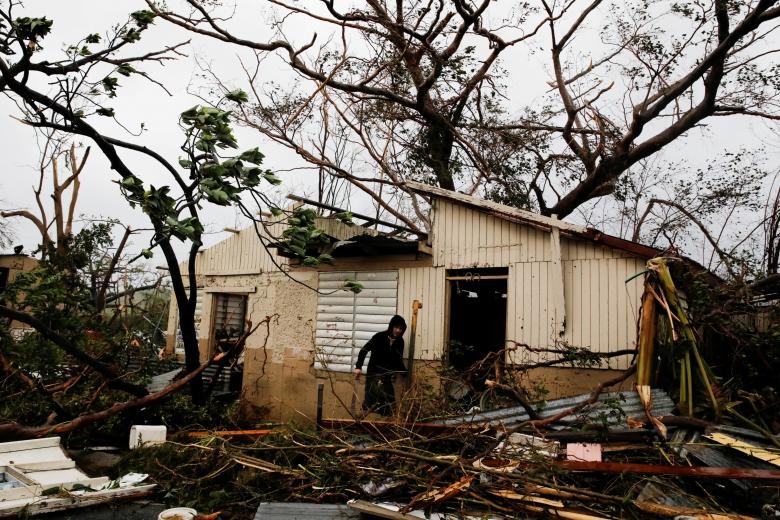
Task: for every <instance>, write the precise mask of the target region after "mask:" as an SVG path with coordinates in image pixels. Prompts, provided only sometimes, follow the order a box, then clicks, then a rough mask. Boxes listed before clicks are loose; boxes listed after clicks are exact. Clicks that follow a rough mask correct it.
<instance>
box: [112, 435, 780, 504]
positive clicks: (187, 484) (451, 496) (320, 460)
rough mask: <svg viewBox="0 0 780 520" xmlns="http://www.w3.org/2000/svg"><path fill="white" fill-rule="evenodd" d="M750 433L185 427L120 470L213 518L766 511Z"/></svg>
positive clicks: (774, 476)
mask: <svg viewBox="0 0 780 520" xmlns="http://www.w3.org/2000/svg"><path fill="white" fill-rule="evenodd" d="M719 432H721V433H719ZM726 432H727V433H726ZM718 433H719V434H720V435H723V436H726V437H729V438H731V439H736V438H739V439H749V440H743V441H742V442H744V443H745V444H746V445H750V446H752V447H753V449H754V450H757V451H756V453H760V457H757V456H756V453H745V452H744V451H740V450H739V449H737V448H735V447H734V446H729V445H727V444H724V443H723V438H722V437H717V435H716V434H718ZM751 437H752V438H751ZM757 437H760V434H759V435H755V433H754V432H751V431H748V430H742V429H738V428H724V427H714V428H712V429H702V428H691V427H686V428H674V427H672V433H671V435H670V438H669V440H668V441H660V440H658V439H657V438H656V437H655V435H653V432H652V431H650V430H647V429H635V430H627V429H620V428H618V429H615V428H610V429H596V430H592V429H580V430H576V431H575V430H571V429H569V430H566V431H557V432H556V431H555V430H547V431H535V432H526V433H525V434H520V433H519V432H515V433H512V434H510V433H508V432H507V431H505V430H503V429H502V428H496V427H480V426H477V425H475V424H471V425H457V426H450V425H446V426H444V425H432V424H426V425H408V426H403V425H397V424H392V423H381V424H378V423H372V422H363V423H356V424H353V425H351V426H350V427H348V428H347V427H344V428H341V429H323V430H321V431H316V430H314V429H312V430H311V431H305V430H300V429H292V428H289V427H286V428H280V429H275V430H273V431H272V432H271V433H269V434H264V435H252V436H235V437H221V436H207V437H203V438H200V439H187V438H185V437H182V438H181V439H180V440H179V441H169V442H167V443H165V444H162V445H159V446H154V447H149V448H144V449H141V450H138V451H135V452H133V453H132V455H130V456H129V457H128V458H126V459H125V460H123V462H122V464H121V465H120V468H125V469H126V468H133V469H134V470H135V471H143V472H148V473H150V474H151V475H153V478H154V480H155V481H156V482H157V483H158V485H159V486H160V488H161V491H160V496H161V497H162V498H163V499H164V500H165V501H166V502H169V503H171V504H173V503H174V502H175V504H176V505H187V506H191V507H194V508H196V509H198V511H209V512H214V511H217V510H223V513H222V516H221V518H252V517H253V515H254V513H255V511H256V510H257V508H258V506H259V505H260V504H262V503H268V502H286V503H290V502H306V503H320V504H347V503H350V504H351V505H352V506H354V507H356V508H357V509H358V510H360V508H361V507H363V508H364V509H362V510H364V511H365V510H366V509H365V507H369V509H370V508H371V507H379V508H385V509H386V510H387V511H388V513H387V515H390V516H387V517H390V518H402V517H403V516H401V515H403V514H407V513H413V512H415V511H417V512H418V513H419V514H431V513H436V514H438V515H445V514H450V515H455V517H466V516H475V517H477V518H484V517H496V518H513V517H527V516H536V515H538V516H542V517H544V516H557V517H562V518H572V519H583V520H584V519H589V518H590V519H595V518H660V517H669V518H672V517H678V516H692V517H697V518H733V519H738V518H747V517H761V516H764V517H772V516H774V515H775V512H776V511H777V509H776V506H777V500H778V490H779V489H780V468H778V467H777V465H776V463H777V462H776V461H775V460H773V459H772V458H771V457H764V455H766V454H770V455H771V454H775V455H772V456H780V450H778V449H777V448H776V447H772V446H770V445H768V444H767V443H766V442H762V441H760V440H759V439H758V438H757ZM556 438H557V439H565V440H556ZM583 444H584V445H585V446H589V447H593V448H595V449H597V450H598V451H599V452H600V455H599V456H598V457H595V459H597V460H593V459H594V457H593V454H592V453H591V454H590V455H588V458H591V460H589V461H583V460H578V459H577V456H576V455H575V456H572V455H573V453H567V452H571V451H572V450H575V451H576V453H577V454H580V455H581V454H582V451H581V449H582V445H583ZM759 448H760V449H761V450H764V451H760V450H759ZM761 457H763V458H764V459H767V458H768V459H769V460H762V458H761ZM598 459H600V460H598ZM726 464H727V465H728V466H725V465H726ZM351 501H352V502H351ZM355 501H356V502H355ZM380 513H381V511H380ZM392 515H397V516H392ZM383 516H385V515H383Z"/></svg>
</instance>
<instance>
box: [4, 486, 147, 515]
mask: <svg viewBox="0 0 780 520" xmlns="http://www.w3.org/2000/svg"><path fill="white" fill-rule="evenodd" d="M154 487H155V485H154V484H149V485H146V486H136V487H132V488H125V489H109V490H105V491H95V492H90V493H84V494H81V495H78V494H75V493H67V494H65V493H64V494H63V495H62V496H59V495H57V496H51V497H38V498H37V499H35V500H33V501H27V500H24V501H19V503H18V504H16V503H10V502H9V503H7V504H6V506H7V507H5V508H4V509H2V510H0V518H12V517H17V515H19V514H21V513H24V514H27V515H37V514H43V513H54V512H56V511H66V510H68V509H77V508H81V507H88V506H92V505H97V504H102V503H104V502H113V501H114V500H120V499H121V500H134V499H137V498H142V497H145V496H148V495H150V494H151V493H152V490H153V489H154Z"/></svg>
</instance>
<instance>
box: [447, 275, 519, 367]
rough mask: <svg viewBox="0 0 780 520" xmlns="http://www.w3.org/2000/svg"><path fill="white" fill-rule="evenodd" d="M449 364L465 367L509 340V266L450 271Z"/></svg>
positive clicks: (448, 278)
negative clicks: (507, 326)
mask: <svg viewBox="0 0 780 520" xmlns="http://www.w3.org/2000/svg"><path fill="white" fill-rule="evenodd" d="M447 280H448V285H449V302H450V307H449V309H450V312H449V318H450V320H449V321H450V323H449V352H448V361H449V365H450V366H451V367H452V368H454V369H456V370H465V369H467V368H469V367H470V366H472V365H473V364H474V363H476V362H478V361H480V360H482V359H484V358H485V356H487V355H488V354H489V353H490V352H498V351H500V350H501V349H503V348H504V343H505V340H506V296H507V291H506V288H507V287H506V281H507V269H505V268H503V269H502V268H493V269H472V270H465V269H458V270H452V271H448V273H447Z"/></svg>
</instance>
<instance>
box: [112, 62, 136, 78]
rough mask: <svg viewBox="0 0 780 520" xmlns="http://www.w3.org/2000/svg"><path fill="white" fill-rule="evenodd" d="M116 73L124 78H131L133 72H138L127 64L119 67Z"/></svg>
mask: <svg viewBox="0 0 780 520" xmlns="http://www.w3.org/2000/svg"><path fill="white" fill-rule="evenodd" d="M116 71H117V72H118V73H119V74H121V75H122V76H129V75H130V74H132V73H133V72H136V70H135V69H134V68H133V67H132V66H130V65H129V64H127V63H122V64H121V65H120V66H119V67H117V68H116Z"/></svg>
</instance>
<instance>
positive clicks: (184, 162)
mask: <svg viewBox="0 0 780 520" xmlns="http://www.w3.org/2000/svg"><path fill="white" fill-rule="evenodd" d="M179 166H181V167H182V168H188V169H189V168H192V161H188V160H187V159H179Z"/></svg>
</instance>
